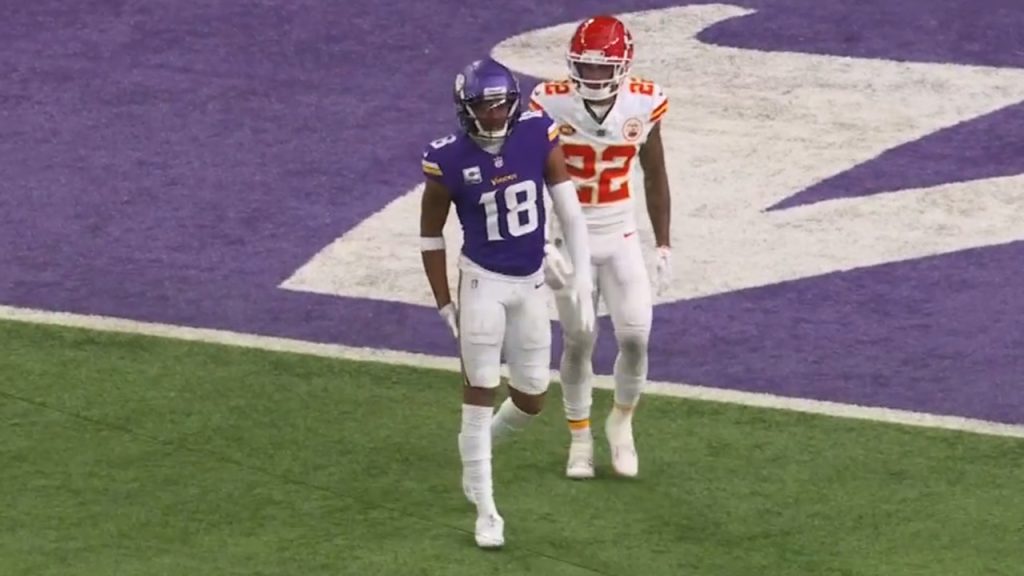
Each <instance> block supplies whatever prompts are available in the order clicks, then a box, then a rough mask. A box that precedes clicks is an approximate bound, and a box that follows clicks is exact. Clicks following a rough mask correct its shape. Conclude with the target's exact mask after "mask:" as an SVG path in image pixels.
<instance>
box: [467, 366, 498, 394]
mask: <svg viewBox="0 0 1024 576" xmlns="http://www.w3.org/2000/svg"><path fill="white" fill-rule="evenodd" d="M465 375H466V385H467V386H471V387H473V388H484V389H488V390H491V389H494V388H497V387H498V385H499V384H501V369H500V368H499V367H498V366H466V368H465Z"/></svg>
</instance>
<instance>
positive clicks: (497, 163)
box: [494, 156, 505, 168]
mask: <svg viewBox="0 0 1024 576" xmlns="http://www.w3.org/2000/svg"><path fill="white" fill-rule="evenodd" d="M504 165H505V160H504V159H503V158H502V157H501V156H495V157H494V167H495V168H501V167H502V166H504Z"/></svg>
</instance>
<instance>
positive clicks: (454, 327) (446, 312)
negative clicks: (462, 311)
mask: <svg viewBox="0 0 1024 576" xmlns="http://www.w3.org/2000/svg"><path fill="white" fill-rule="evenodd" d="M437 313H438V314H440V315H441V318H442V319H443V320H444V321H445V323H446V324H448V329H449V330H451V331H452V336H455V339H456V340H458V339H459V311H458V310H456V308H455V303H454V302H449V303H447V304H445V305H444V306H443V307H442V308H441V309H440V310H438V311H437Z"/></svg>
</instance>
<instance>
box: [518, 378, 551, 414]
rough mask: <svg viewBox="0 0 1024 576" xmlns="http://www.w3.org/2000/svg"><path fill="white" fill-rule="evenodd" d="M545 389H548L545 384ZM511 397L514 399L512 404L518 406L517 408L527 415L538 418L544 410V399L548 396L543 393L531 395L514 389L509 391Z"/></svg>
mask: <svg viewBox="0 0 1024 576" xmlns="http://www.w3.org/2000/svg"><path fill="white" fill-rule="evenodd" d="M544 388H545V389H546V388H547V384H544ZM509 395H510V396H511V397H512V403H513V404H515V405H516V408H518V409H520V410H521V411H522V412H523V413H525V414H529V415H531V416H536V415H538V414H540V413H541V411H542V410H544V398H545V397H546V394H545V393H543V392H541V393H539V394H529V393H526V392H523V391H520V390H517V389H515V388H512V389H510V390H509Z"/></svg>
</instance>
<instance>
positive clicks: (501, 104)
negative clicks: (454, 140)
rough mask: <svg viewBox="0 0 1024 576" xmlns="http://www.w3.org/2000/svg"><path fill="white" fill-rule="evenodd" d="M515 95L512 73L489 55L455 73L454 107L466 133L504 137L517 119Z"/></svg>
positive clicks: (517, 87)
mask: <svg viewBox="0 0 1024 576" xmlns="http://www.w3.org/2000/svg"><path fill="white" fill-rule="evenodd" d="M519 96H520V95H519V80H518V79H517V78H516V76H515V74H513V73H512V71H511V70H509V69H508V68H506V67H505V66H503V65H501V64H499V63H498V62H496V61H495V60H493V59H491V58H487V59H485V60H477V61H476V62H473V63H472V64H470V65H468V66H466V67H465V68H464V69H463V70H462V72H460V73H459V74H458V75H456V76H455V108H456V112H457V114H458V117H459V124H461V125H462V129H463V130H465V131H466V133H467V134H469V135H470V136H476V137H478V138H488V139H499V138H504V137H505V136H507V135H508V133H509V132H510V131H511V130H512V127H513V125H514V124H515V122H516V120H517V119H518V118H519V104H520V97H519ZM503 112H504V115H503V114H502V113H503Z"/></svg>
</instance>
